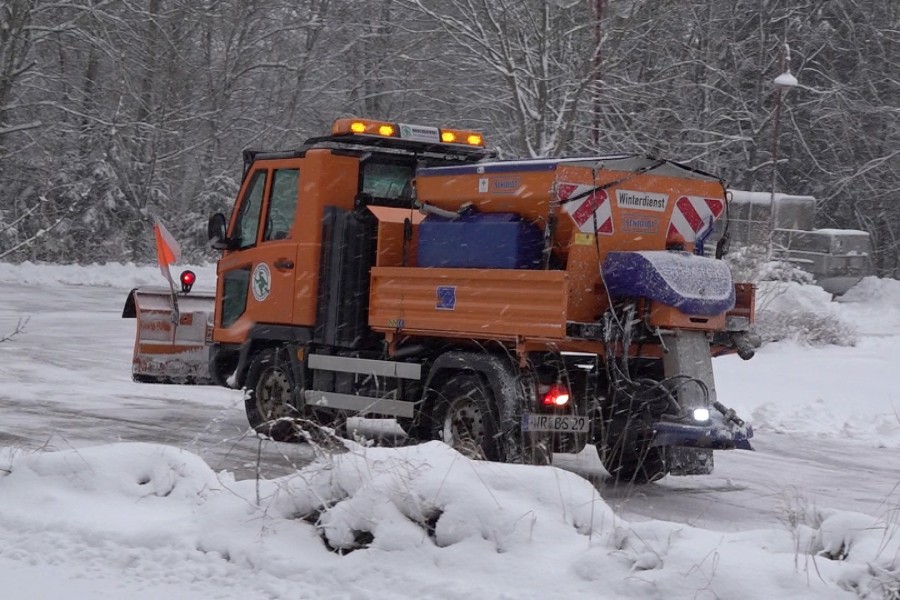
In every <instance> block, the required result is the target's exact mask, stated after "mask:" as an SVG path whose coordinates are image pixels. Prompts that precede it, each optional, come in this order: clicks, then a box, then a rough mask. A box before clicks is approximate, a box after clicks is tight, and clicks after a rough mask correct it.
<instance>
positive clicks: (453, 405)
mask: <svg viewBox="0 0 900 600" xmlns="http://www.w3.org/2000/svg"><path fill="white" fill-rule="evenodd" d="M436 392H437V398H436V400H435V403H434V408H433V413H432V429H431V433H432V439H436V440H441V441H443V442H444V443H446V444H448V445H449V446H451V447H453V448H454V449H455V450H457V451H458V452H460V453H461V454H463V455H465V456H468V457H469V458H475V459H480V460H491V461H500V460H503V458H504V456H503V452H502V444H501V442H500V440H499V438H498V435H497V434H498V432H499V427H498V423H499V418H498V414H497V409H496V404H495V402H494V396H493V394H492V393H491V390H490V388H489V387H488V385H487V384H486V383H484V381H483V380H482V379H481V377H479V376H478V375H477V374H475V373H473V372H471V371H469V372H466V371H462V372H459V373H455V374H453V375H450V376H449V378H448V379H446V380H445V381H444V383H443V384H441V385H440V387H439V388H438V389H437V390H436Z"/></svg>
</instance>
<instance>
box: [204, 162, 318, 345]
mask: <svg viewBox="0 0 900 600" xmlns="http://www.w3.org/2000/svg"><path fill="white" fill-rule="evenodd" d="M302 162H303V160H302V159H291V160H278V161H261V162H258V163H255V164H254V165H253V167H251V171H250V172H249V173H248V174H247V177H246V178H245V179H244V184H243V186H242V188H241V193H240V195H239V202H238V204H237V205H236V206H235V207H234V211H233V213H232V218H231V223H230V224H229V229H228V237H229V238H230V239H231V240H233V241H234V246H235V247H234V249H232V250H228V251H226V252H225V253H224V255H223V256H222V259H221V260H220V261H219V264H218V269H217V272H218V290H217V294H216V297H217V299H218V303H219V305H218V306H217V307H216V309H217V310H216V331H215V336H214V338H215V341H217V342H223V343H241V342H243V341H245V339H246V336H247V334H248V332H249V330H250V328H251V327H252V326H253V325H255V324H260V323H264V324H273V325H291V324H293V308H294V286H295V282H296V272H297V247H298V239H297V228H296V220H297V219H296V217H297V202H298V193H299V189H300V177H301V164H302Z"/></svg>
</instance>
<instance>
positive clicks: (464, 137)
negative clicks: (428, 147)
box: [331, 119, 484, 148]
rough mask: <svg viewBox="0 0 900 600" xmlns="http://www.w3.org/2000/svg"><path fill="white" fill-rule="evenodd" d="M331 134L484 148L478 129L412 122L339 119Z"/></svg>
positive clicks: (332, 127)
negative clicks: (414, 123)
mask: <svg viewBox="0 0 900 600" xmlns="http://www.w3.org/2000/svg"><path fill="white" fill-rule="evenodd" d="M331 134H332V135H335V136H339V135H340V136H343V135H348V136H353V135H360V136H363V135H364V136H376V137H385V138H396V139H401V140H408V141H413V142H428V143H432V144H454V145H461V146H471V147H475V148H484V136H482V135H481V133H479V132H478V131H469V130H464V129H441V128H438V127H431V126H428V125H412V124H410V123H388V122H385V121H376V120H373V119H338V120H336V121H335V122H334V124H333V125H332V126H331Z"/></svg>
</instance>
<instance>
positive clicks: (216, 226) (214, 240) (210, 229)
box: [206, 213, 228, 250]
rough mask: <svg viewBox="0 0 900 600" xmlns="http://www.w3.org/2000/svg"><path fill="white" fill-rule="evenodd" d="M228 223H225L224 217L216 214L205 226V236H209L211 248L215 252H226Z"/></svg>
mask: <svg viewBox="0 0 900 600" xmlns="http://www.w3.org/2000/svg"><path fill="white" fill-rule="evenodd" d="M227 227H228V223H227V222H226V221H225V215H223V214H222V213H216V214H214V215H213V216H211V217H210V218H209V223H208V224H207V225H206V235H207V236H209V241H210V242H211V244H210V245H211V246H212V247H213V248H215V249H216V250H227V249H228V239H227V238H226V231H227Z"/></svg>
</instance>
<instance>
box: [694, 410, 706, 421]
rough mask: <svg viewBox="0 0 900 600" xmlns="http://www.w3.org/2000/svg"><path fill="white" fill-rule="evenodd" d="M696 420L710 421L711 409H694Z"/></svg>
mask: <svg viewBox="0 0 900 600" xmlns="http://www.w3.org/2000/svg"><path fill="white" fill-rule="evenodd" d="M694 420H695V421H709V409H708V408H695V409H694Z"/></svg>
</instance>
